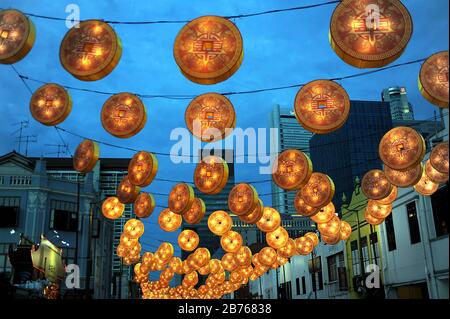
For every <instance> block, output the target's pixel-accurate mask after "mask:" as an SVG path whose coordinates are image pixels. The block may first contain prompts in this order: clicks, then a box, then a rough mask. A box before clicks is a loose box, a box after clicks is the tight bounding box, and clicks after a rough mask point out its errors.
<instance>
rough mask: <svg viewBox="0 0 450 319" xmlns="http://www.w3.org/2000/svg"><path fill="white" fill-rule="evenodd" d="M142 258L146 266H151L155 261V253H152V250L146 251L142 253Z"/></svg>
mask: <svg viewBox="0 0 450 319" xmlns="http://www.w3.org/2000/svg"><path fill="white" fill-rule="evenodd" d="M141 260H142V264H143V265H145V266H150V265H151V264H152V262H153V253H151V252H145V253H144V254H143V255H142V258H141Z"/></svg>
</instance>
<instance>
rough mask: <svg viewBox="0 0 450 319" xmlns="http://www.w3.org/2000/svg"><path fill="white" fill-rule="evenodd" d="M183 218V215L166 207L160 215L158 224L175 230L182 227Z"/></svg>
mask: <svg viewBox="0 0 450 319" xmlns="http://www.w3.org/2000/svg"><path fill="white" fill-rule="evenodd" d="M182 222H183V218H182V217H181V215H178V214H175V213H173V212H172V211H171V210H170V209H168V208H167V209H164V210H163V211H161V213H160V214H159V216H158V224H159V227H161V229H162V230H164V231H167V232H173V231H175V230H177V229H178V228H180V226H181V223H182Z"/></svg>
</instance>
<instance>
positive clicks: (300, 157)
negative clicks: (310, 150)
mask: <svg viewBox="0 0 450 319" xmlns="http://www.w3.org/2000/svg"><path fill="white" fill-rule="evenodd" d="M311 174H312V163H311V160H310V159H309V157H308V156H307V155H306V154H304V153H303V152H301V151H299V150H296V149H290V150H286V151H284V152H282V153H281V154H280V155H278V158H277V160H276V161H275V163H274V165H273V167H272V179H273V181H274V182H275V184H277V185H278V186H279V187H281V188H282V189H285V190H294V189H299V188H300V187H302V186H303V185H305V184H306V182H307V181H308V180H309V177H310V176H311Z"/></svg>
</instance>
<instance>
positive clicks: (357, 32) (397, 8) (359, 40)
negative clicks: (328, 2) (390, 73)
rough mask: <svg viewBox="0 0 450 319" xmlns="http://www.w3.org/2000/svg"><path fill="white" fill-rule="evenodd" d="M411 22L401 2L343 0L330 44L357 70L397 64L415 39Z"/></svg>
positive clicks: (332, 19)
mask: <svg viewBox="0 0 450 319" xmlns="http://www.w3.org/2000/svg"><path fill="white" fill-rule="evenodd" d="M412 29H413V26H412V20H411V16H410V14H409V12H408V10H407V9H406V8H405V7H404V6H403V4H402V3H401V1H399V0H378V1H376V2H373V1H370V0H344V1H341V2H340V3H339V4H338V5H337V6H336V9H335V10H334V12H333V15H332V17H331V23H330V36H329V39H330V43H331V47H332V48H333V50H334V51H335V52H336V54H337V55H338V56H339V57H340V58H341V59H342V60H344V61H345V62H347V63H348V64H350V65H352V66H355V67H358V68H380V67H382V66H385V65H387V64H389V63H391V62H393V61H394V60H396V59H397V58H398V57H400V55H401V54H402V53H403V51H404V50H405V48H406V46H407V44H408V42H409V40H410V39H411V35H412Z"/></svg>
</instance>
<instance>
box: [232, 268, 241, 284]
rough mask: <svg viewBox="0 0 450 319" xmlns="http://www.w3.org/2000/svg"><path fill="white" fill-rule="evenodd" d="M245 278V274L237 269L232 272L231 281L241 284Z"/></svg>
mask: <svg viewBox="0 0 450 319" xmlns="http://www.w3.org/2000/svg"><path fill="white" fill-rule="evenodd" d="M243 280H244V276H242V274H241V272H239V271H236V270H235V271H232V272H231V273H230V281H231V282H232V283H233V284H240V283H242V281H243Z"/></svg>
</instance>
